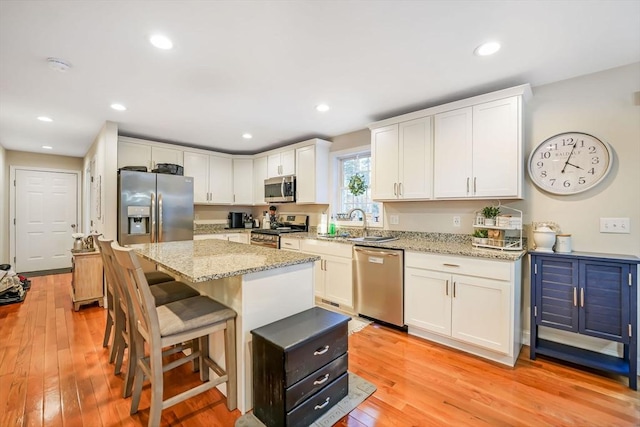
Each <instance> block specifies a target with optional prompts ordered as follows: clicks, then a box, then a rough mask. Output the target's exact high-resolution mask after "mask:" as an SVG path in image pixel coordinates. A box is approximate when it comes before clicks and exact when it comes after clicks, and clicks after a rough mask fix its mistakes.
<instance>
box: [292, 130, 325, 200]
mask: <svg viewBox="0 0 640 427" xmlns="http://www.w3.org/2000/svg"><path fill="white" fill-rule="evenodd" d="M313 141H314V143H313V144H312V145H309V146H307V147H302V148H297V149H296V192H297V195H296V203H299V204H303V203H312V204H328V203H329V147H330V146H331V142H329V141H324V140H321V139H315V140H313Z"/></svg>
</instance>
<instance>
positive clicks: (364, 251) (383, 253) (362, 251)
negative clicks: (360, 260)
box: [353, 247, 400, 256]
mask: <svg viewBox="0 0 640 427" xmlns="http://www.w3.org/2000/svg"><path fill="white" fill-rule="evenodd" d="M353 250H354V251H356V252H361V253H363V254H367V255H377V256H399V255H400V254H399V253H398V252H389V251H384V250H379V251H373V250H371V249H361V248H357V247H354V248H353Z"/></svg>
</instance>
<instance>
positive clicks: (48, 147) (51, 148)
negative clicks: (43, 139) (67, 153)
mask: <svg viewBox="0 0 640 427" xmlns="http://www.w3.org/2000/svg"><path fill="white" fill-rule="evenodd" d="M42 148H44V149H45V150H53V147H52V146H50V145H43V146H42Z"/></svg>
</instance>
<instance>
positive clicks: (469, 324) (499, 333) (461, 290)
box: [451, 275, 513, 354]
mask: <svg viewBox="0 0 640 427" xmlns="http://www.w3.org/2000/svg"><path fill="white" fill-rule="evenodd" d="M452 280H453V293H452V303H451V305H452V307H451V336H452V337H453V338H457V339H459V340H462V341H466V342H468V343H471V344H475V345H477V346H480V347H484V348H488V349H489V350H494V351H498V352H501V353H504V354H509V352H510V345H509V343H510V339H509V337H510V334H511V328H512V327H513V323H512V322H511V321H510V316H509V313H510V312H511V310H510V307H509V304H510V299H511V298H510V297H511V291H510V290H511V285H510V284H509V282H503V281H499V280H491V279H483V278H479V277H471V276H455V275H454V276H452Z"/></svg>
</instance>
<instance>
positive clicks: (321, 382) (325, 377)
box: [313, 374, 329, 385]
mask: <svg viewBox="0 0 640 427" xmlns="http://www.w3.org/2000/svg"><path fill="white" fill-rule="evenodd" d="M328 379H329V374H324V377H322V379H321V380H315V381H314V382H313V385H320V384H324V383H326V382H327V380H328Z"/></svg>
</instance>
